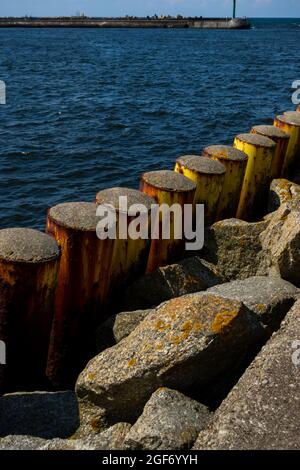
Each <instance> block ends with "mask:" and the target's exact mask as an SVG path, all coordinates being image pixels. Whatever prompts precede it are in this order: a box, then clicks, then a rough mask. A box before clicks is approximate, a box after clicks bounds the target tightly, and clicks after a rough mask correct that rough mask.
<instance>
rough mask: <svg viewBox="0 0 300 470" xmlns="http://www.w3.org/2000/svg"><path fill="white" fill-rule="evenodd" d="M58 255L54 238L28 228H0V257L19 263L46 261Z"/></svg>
mask: <svg viewBox="0 0 300 470" xmlns="http://www.w3.org/2000/svg"><path fill="white" fill-rule="evenodd" d="M58 255H59V248H58V245H57V243H56V241H55V240H53V238H51V237H50V236H49V235H46V234H45V233H43V232H40V231H38V230H32V229H29V228H7V229H3V230H0V259H3V260H5V261H12V262H20V263H46V262H47V261H51V260H54V259H56V258H57V257H58Z"/></svg>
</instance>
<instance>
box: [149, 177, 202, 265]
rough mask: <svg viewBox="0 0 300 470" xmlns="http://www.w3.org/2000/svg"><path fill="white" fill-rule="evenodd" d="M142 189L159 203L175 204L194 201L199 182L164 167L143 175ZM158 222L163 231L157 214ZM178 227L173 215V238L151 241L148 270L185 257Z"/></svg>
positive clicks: (183, 244)
mask: <svg viewBox="0 0 300 470" xmlns="http://www.w3.org/2000/svg"><path fill="white" fill-rule="evenodd" d="M140 189H141V191H143V192H144V193H145V194H148V196H151V197H153V198H154V199H155V200H156V202H157V203H158V204H160V205H161V204H166V205H168V206H169V207H171V206H172V205H173V204H180V205H181V207H183V206H184V205H185V204H193V202H194V197H195V191H196V184H195V183H193V182H192V181H191V180H189V179H188V178H186V177H184V176H182V175H180V174H179V173H175V172H173V171H161V172H151V173H146V174H144V175H143V176H142V178H141V183H140ZM155 223H157V224H159V228H160V234H161V231H162V221H161V218H160V215H159V214H158V215H157V219H156V221H155ZM175 229H176V227H175V226H174V221H173V220H172V219H171V237H170V240H163V239H162V238H160V239H159V240H152V241H151V248H150V253H149V259H148V265H147V270H146V272H147V273H149V272H152V271H154V270H155V269H157V268H159V267H162V266H166V265H168V264H172V263H173V262H176V261H178V260H179V259H180V258H182V256H183V254H184V249H185V241H184V240H175V237H174V233H175Z"/></svg>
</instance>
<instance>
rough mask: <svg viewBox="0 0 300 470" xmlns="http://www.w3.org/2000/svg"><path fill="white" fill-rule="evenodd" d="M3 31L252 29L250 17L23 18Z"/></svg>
mask: <svg viewBox="0 0 300 470" xmlns="http://www.w3.org/2000/svg"><path fill="white" fill-rule="evenodd" d="M0 28H197V29H250V28H251V23H250V21H249V20H248V19H247V18H203V17H193V18H191V17H182V16H177V17H171V16H162V17H157V16H154V17H147V18H136V17H124V18H89V17H86V16H75V17H40V18H36V17H23V18H21V17H20V18H12V17H5V18H0Z"/></svg>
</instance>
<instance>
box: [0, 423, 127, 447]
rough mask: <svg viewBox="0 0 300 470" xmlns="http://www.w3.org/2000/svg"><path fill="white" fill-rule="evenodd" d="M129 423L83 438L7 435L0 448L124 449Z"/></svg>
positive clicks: (0, 441)
mask: <svg viewBox="0 0 300 470" xmlns="http://www.w3.org/2000/svg"><path fill="white" fill-rule="evenodd" d="M130 428H131V425H130V424H127V423H118V424H116V425H115V426H113V427H111V428H109V429H107V430H106V431H104V432H103V433H101V434H97V435H95V434H94V435H91V436H87V437H85V438H83V439H73V438H70V439H50V440H47V439H41V438H39V437H32V436H22V435H19V436H17V435H16V436H13V435H11V436H7V437H4V438H3V439H0V450H52V451H65V450H72V451H74V450H89V451H91V450H124V439H125V437H126V435H127V434H128V432H129V431H130Z"/></svg>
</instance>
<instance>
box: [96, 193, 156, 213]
mask: <svg viewBox="0 0 300 470" xmlns="http://www.w3.org/2000/svg"><path fill="white" fill-rule="evenodd" d="M121 196H126V197H127V203H128V208H129V207H130V206H132V205H134V204H142V205H143V206H145V207H146V208H147V209H148V211H150V210H151V205H152V204H155V203H156V202H155V199H153V198H152V197H150V196H148V195H147V194H145V193H142V192H141V191H138V190H137V189H129V188H110V189H104V190H103V191H100V192H99V193H98V194H97V196H96V204H97V205H99V206H100V205H102V204H105V205H106V204H109V205H111V206H113V207H114V208H115V210H116V211H118V210H119V203H120V199H119V198H120V197H121Z"/></svg>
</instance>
